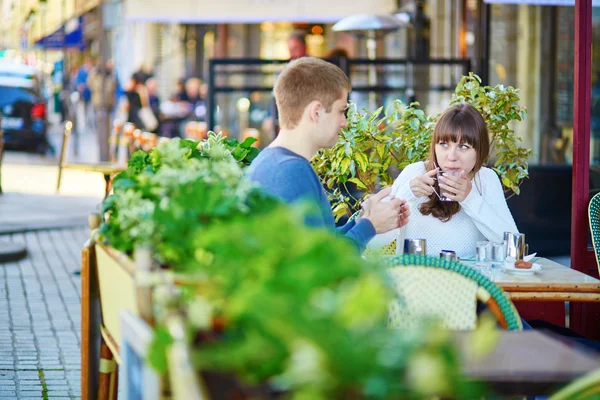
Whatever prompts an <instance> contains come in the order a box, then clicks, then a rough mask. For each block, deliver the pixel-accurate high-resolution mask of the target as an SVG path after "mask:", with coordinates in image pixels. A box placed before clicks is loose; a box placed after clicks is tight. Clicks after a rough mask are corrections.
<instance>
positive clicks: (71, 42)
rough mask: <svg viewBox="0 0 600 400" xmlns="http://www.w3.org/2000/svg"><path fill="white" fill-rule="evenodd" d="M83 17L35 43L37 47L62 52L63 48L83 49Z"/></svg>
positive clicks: (73, 20)
mask: <svg viewBox="0 0 600 400" xmlns="http://www.w3.org/2000/svg"><path fill="white" fill-rule="evenodd" d="M82 27H83V17H76V18H71V19H70V20H68V21H67V22H66V23H65V24H64V25H62V26H61V27H60V28H58V29H57V30H56V31H55V32H53V33H51V34H50V35H48V36H46V37H43V38H41V39H40V40H38V41H36V42H35V45H36V47H40V48H43V49H47V50H60V49H63V48H79V49H83V48H84V47H85V43H84V41H83V29H82Z"/></svg>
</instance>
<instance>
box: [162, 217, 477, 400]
mask: <svg viewBox="0 0 600 400" xmlns="http://www.w3.org/2000/svg"><path fill="white" fill-rule="evenodd" d="M303 219H304V215H303V213H301V212H299V211H297V210H295V209H292V208H290V207H287V206H283V205H282V206H279V207H277V208H276V209H274V210H273V211H272V212H270V213H267V214H263V215H260V216H254V215H253V216H240V217H238V218H235V219H230V220H227V221H224V222H222V223H219V224H212V225H211V226H209V227H207V228H206V229H202V230H198V231H196V232H195V233H194V234H193V235H191V236H189V237H188V240H189V241H191V242H192V243H193V244H194V246H196V248H197V249H201V251H198V252H196V254H195V257H194V259H193V260H190V262H191V264H190V266H189V267H188V268H186V270H187V271H189V272H192V273H195V274H196V275H202V276H204V278H205V280H204V281H203V284H202V286H201V287H202V289H201V290H198V289H196V288H192V289H191V290H188V291H186V293H187V294H186V295H185V296H182V297H183V298H185V300H184V304H186V306H184V307H183V308H186V309H187V310H188V311H187V314H188V319H187V321H188V329H189V337H190V339H191V341H190V343H191V345H192V346H193V355H194V356H193V360H194V363H195V365H196V366H197V368H198V369H199V370H200V371H206V370H209V371H218V372H221V373H227V374H232V375H235V376H236V377H238V378H239V379H240V380H242V381H243V382H244V383H245V384H247V385H259V384H261V385H262V384H265V383H266V384H268V385H269V386H270V387H271V388H273V389H276V390H277V391H283V392H285V393H287V395H286V396H285V397H284V398H292V399H315V400H319V399H332V398H333V399H335V398H340V399H342V398H344V399H345V398H356V399H359V398H364V399H367V398H369V399H391V398H408V399H410V398H425V397H430V396H434V395H437V396H448V397H450V398H471V397H472V396H474V397H477V395H480V394H481V392H480V388H479V387H477V386H474V385H472V384H468V383H467V382H465V380H464V378H463V377H461V375H460V373H459V371H460V368H458V357H457V354H456V352H455V350H454V348H453V346H452V345H451V344H450V343H451V342H450V340H449V336H448V333H447V332H445V331H442V330H441V329H440V328H439V327H437V326H434V325H431V324H424V325H423V326H422V327H421V328H419V329H417V330H416V331H411V332H406V331H399V330H391V329H388V328H387V327H386V324H385V321H386V316H387V305H388V303H389V301H390V300H391V298H392V296H393V294H392V293H391V291H390V289H389V287H388V285H387V281H386V278H385V277H384V275H383V273H384V271H382V270H381V269H380V268H378V267H377V265H374V264H370V263H368V262H366V261H365V260H363V259H362V258H361V257H360V256H359V255H358V254H357V253H356V251H355V250H354V249H353V247H352V246H351V244H350V243H348V242H346V241H345V240H344V239H342V238H339V237H336V236H334V234H333V233H331V232H329V231H327V230H324V229H313V228H309V227H306V226H304V224H303ZM225 237H227V239H224V238H225ZM192 264H193V265H192ZM192 292H193V293H194V296H189V293H192ZM179 307H180V308H181V305H180V306H179ZM160 332H162V333H161V335H160V336H157V337H156V341H155V344H154V345H152V346H151V349H152V350H153V351H154V352H157V351H164V349H165V348H166V347H167V346H168V343H169V338H168V337H165V336H164V330H160ZM151 359H152V360H154V361H155V367H157V368H159V369H162V370H164V369H165V368H166V365H165V364H164V363H165V361H164V357H161V356H156V355H153V356H152V357H151ZM156 364H158V365H156ZM217 397H218V396H217ZM256 398H260V397H256Z"/></svg>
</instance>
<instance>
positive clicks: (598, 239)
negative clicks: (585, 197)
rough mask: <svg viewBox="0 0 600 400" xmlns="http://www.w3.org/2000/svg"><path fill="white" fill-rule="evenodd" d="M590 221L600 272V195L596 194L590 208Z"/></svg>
mask: <svg viewBox="0 0 600 400" xmlns="http://www.w3.org/2000/svg"><path fill="white" fill-rule="evenodd" d="M588 221H589V222H590V232H592V245H593V246H594V254H596V265H597V266H598V272H600V247H599V246H600V193H596V194H595V195H594V197H592V200H590V206H589V207H588Z"/></svg>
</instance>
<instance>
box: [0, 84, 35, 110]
mask: <svg viewBox="0 0 600 400" xmlns="http://www.w3.org/2000/svg"><path fill="white" fill-rule="evenodd" d="M19 100H20V101H28V102H30V103H34V104H35V103H37V102H38V98H37V96H36V95H35V94H34V93H33V92H32V91H31V90H30V89H26V88H20V87H10V86H0V108H1V107H4V106H5V105H7V104H13V103H15V102H17V101H19Z"/></svg>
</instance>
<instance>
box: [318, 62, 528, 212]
mask: <svg viewBox="0 0 600 400" xmlns="http://www.w3.org/2000/svg"><path fill="white" fill-rule="evenodd" d="M519 99H520V98H519V91H518V89H515V88H513V87H510V86H508V87H504V86H502V85H498V86H495V87H490V86H483V85H481V79H480V78H479V77H478V76H477V75H475V74H473V73H470V74H469V75H468V76H463V78H462V79H461V81H460V82H459V83H458V85H457V87H456V90H455V92H454V94H453V95H452V99H451V101H450V105H453V104H456V103H460V102H467V103H470V104H471V105H473V106H474V107H475V108H476V109H477V110H478V111H479V112H480V113H481V114H482V116H483V118H484V120H485V121H486V124H487V126H488V131H489V133H490V145H491V146H490V148H491V154H492V157H493V158H494V159H495V161H494V162H493V166H492V168H493V169H494V170H495V171H496V172H497V173H498V175H499V177H500V180H501V181H502V184H503V185H504V188H505V191H506V192H510V193H511V194H519V185H520V184H521V182H522V180H523V179H524V178H526V177H527V176H528V174H527V167H528V163H527V160H528V158H529V156H530V155H531V153H532V151H531V150H530V149H526V148H523V147H521V146H520V145H519V142H520V140H521V139H520V138H518V137H517V136H516V135H515V134H514V131H513V129H511V127H510V125H511V123H513V122H515V121H521V120H522V119H523V118H525V115H526V110H525V108H524V107H522V106H520V105H519ZM418 107H419V103H411V104H409V105H408V106H405V105H404V104H403V103H402V102H401V101H399V100H396V101H394V102H393V103H392V105H391V106H389V107H388V108H387V109H386V110H385V111H384V110H383V108H379V109H377V110H375V111H374V112H369V111H367V110H362V111H359V110H358V109H357V108H356V105H354V104H352V105H351V106H350V109H349V113H348V125H347V126H346V128H344V129H342V131H341V132H340V136H339V139H338V142H337V144H336V145H335V146H334V147H333V148H331V149H326V150H322V151H320V152H319V153H318V154H317V155H316V156H315V157H314V158H313V160H312V164H313V167H314V168H315V170H316V171H317V174H318V175H319V177H320V179H321V181H322V183H323V184H324V185H325V186H326V187H327V188H328V189H330V200H331V201H332V207H333V213H334V216H335V217H336V218H337V219H339V218H341V217H342V216H344V215H350V214H352V213H354V212H356V211H357V210H358V209H360V203H361V201H362V200H363V199H364V197H365V196H367V195H368V194H369V193H374V192H375V191H376V188H377V186H378V185H380V184H383V185H390V184H392V183H393V178H392V175H391V174H390V171H391V169H399V170H401V169H402V168H404V167H405V166H407V165H409V164H411V163H413V162H416V161H422V160H425V159H426V158H427V155H428V153H429V147H430V144H431V135H432V133H433V128H434V126H435V123H436V121H437V119H438V116H431V115H426V114H425V112H424V111H422V110H420V109H419V108H418ZM348 183H352V184H354V185H356V187H357V188H358V189H359V190H360V191H362V194H361V195H359V196H358V198H355V197H353V195H352V190H349V188H348V187H347V185H348Z"/></svg>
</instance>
